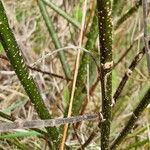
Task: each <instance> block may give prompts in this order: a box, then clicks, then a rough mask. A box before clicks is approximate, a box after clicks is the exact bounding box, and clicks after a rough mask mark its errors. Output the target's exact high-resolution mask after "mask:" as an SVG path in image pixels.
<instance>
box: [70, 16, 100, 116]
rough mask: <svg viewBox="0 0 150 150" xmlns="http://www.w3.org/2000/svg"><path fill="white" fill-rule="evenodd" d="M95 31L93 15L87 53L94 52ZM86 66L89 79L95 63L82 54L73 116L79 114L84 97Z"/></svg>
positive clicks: (87, 55) (86, 46)
mask: <svg viewBox="0 0 150 150" xmlns="http://www.w3.org/2000/svg"><path fill="white" fill-rule="evenodd" d="M97 29H98V24H97V16H96V15H94V18H93V21H92V24H91V27H90V31H89V33H88V34H87V37H88V40H87V42H86V45H85V49H87V50H89V52H94V48H95V42H96V39H97V37H98V33H97ZM87 64H89V65H90V70H92V71H90V73H91V74H90V78H91V77H93V75H94V74H95V72H96V65H95V62H94V61H93V60H92V58H91V57H90V56H89V54H88V53H86V52H83V55H82V61H81V62H80V67H79V72H78V76H77V84H76V90H75V95H74V101H73V109H72V113H73V114H74V115H77V114H79V111H80V109H81V104H82V103H83V100H84V98H85V95H86V90H85V89H86V87H85V83H86V76H87ZM94 68H95V71H94ZM90 80H91V79H90Z"/></svg>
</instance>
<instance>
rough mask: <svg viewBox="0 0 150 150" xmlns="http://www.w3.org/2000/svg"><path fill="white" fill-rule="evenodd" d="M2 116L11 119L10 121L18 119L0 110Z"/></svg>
mask: <svg viewBox="0 0 150 150" xmlns="http://www.w3.org/2000/svg"><path fill="white" fill-rule="evenodd" d="M0 117H3V118H5V119H7V120H10V121H15V120H16V118H14V117H13V116H9V115H7V114H5V113H4V112H2V111H0Z"/></svg>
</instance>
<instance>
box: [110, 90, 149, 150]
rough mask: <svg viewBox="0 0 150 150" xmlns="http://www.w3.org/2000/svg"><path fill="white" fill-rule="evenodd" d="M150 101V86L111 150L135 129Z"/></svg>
mask: <svg viewBox="0 0 150 150" xmlns="http://www.w3.org/2000/svg"><path fill="white" fill-rule="evenodd" d="M149 103H150V88H149V89H148V90H147V92H146V94H145V96H144V97H143V99H142V100H141V101H140V103H139V104H138V106H137V107H136V108H135V110H134V111H133V113H132V116H131V117H130V119H129V121H128V122H127V124H126V126H125V127H124V128H123V130H122V131H121V133H119V135H118V137H117V138H116V139H115V140H114V142H113V143H112V144H111V146H110V150H115V149H116V148H117V147H118V146H119V144H120V143H121V142H122V141H123V140H124V139H125V137H126V136H127V135H128V133H129V132H130V131H131V130H132V129H133V127H134V125H135V123H136V121H137V120H138V119H139V117H140V115H141V114H142V112H143V111H144V109H145V108H146V107H147V106H148V104H149Z"/></svg>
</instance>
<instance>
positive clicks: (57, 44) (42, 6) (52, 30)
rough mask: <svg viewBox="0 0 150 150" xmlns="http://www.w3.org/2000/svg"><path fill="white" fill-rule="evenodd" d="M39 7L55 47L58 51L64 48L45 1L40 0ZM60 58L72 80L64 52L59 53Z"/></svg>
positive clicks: (66, 73) (65, 71)
mask: <svg viewBox="0 0 150 150" xmlns="http://www.w3.org/2000/svg"><path fill="white" fill-rule="evenodd" d="M38 5H39V8H40V11H41V14H42V16H43V19H44V21H45V23H46V26H47V29H48V31H49V34H50V36H51V38H52V40H53V43H54V45H55V48H56V49H59V48H62V45H61V43H60V41H59V39H58V36H57V34H56V32H55V28H54V26H53V23H52V21H51V18H50V17H49V15H48V12H47V10H46V7H45V4H44V2H43V0H38ZM58 56H59V58H60V61H61V64H62V67H63V70H64V73H65V75H66V78H68V79H71V71H70V67H69V65H68V63H67V60H66V57H65V55H64V52H63V51H59V52H58Z"/></svg>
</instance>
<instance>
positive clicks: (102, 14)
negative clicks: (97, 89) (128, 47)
mask: <svg viewBox="0 0 150 150" xmlns="http://www.w3.org/2000/svg"><path fill="white" fill-rule="evenodd" d="M97 7H98V23H99V43H100V63H101V75H102V77H101V91H102V115H103V118H104V121H103V122H102V124H101V149H102V150H108V148H109V135H110V121H111V103H112V73H111V71H112V66H113V61H112V18H111V0H97Z"/></svg>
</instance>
